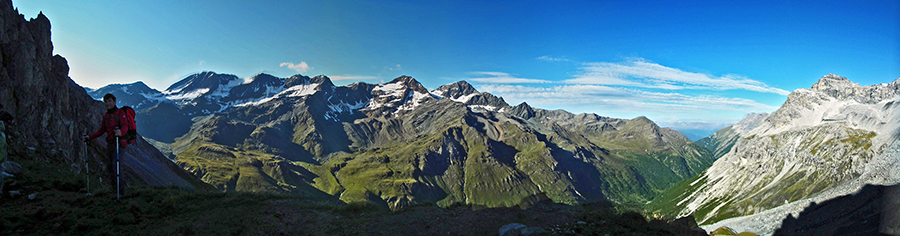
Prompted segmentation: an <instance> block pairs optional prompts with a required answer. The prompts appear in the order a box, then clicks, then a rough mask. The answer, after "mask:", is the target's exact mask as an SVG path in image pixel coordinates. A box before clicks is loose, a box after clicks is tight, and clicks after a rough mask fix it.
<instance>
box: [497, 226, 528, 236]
mask: <svg viewBox="0 0 900 236" xmlns="http://www.w3.org/2000/svg"><path fill="white" fill-rule="evenodd" d="M525 227H526V226H525V225H523V224H519V223H511V224H507V225H504V226H503V227H500V231H499V232H498V233H499V234H498V235H500V236H515V235H521V232H519V230H521V229H523V228H525Z"/></svg>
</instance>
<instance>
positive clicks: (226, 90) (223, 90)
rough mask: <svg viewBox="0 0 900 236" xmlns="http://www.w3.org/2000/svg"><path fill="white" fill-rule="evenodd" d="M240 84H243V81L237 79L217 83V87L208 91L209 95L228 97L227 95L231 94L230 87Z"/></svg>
mask: <svg viewBox="0 0 900 236" xmlns="http://www.w3.org/2000/svg"><path fill="white" fill-rule="evenodd" d="M241 84H243V81H242V80H239V79H235V80H231V81H228V83H226V84H223V85H219V88H218V89H216V91H213V92H212V93H210V94H209V96H210V97H219V98H223V97H228V95H230V94H231V89H233V88H234V87H236V86H238V85H241Z"/></svg>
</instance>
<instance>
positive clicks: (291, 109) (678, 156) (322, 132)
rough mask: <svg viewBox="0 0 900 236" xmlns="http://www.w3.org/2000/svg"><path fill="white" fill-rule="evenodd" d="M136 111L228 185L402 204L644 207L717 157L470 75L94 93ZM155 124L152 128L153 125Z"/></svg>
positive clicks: (112, 88)
mask: <svg viewBox="0 0 900 236" xmlns="http://www.w3.org/2000/svg"><path fill="white" fill-rule="evenodd" d="M87 91H89V92H90V94H91V96H93V97H95V98H100V97H102V96H103V95H104V94H105V93H112V94H114V95H116V96H117V97H122V98H123V99H121V100H120V105H129V106H133V107H134V108H135V109H136V110H137V112H138V118H137V119H136V122H137V124H138V127H153V128H151V129H141V128H139V129H140V130H141V131H140V133H141V134H142V135H143V136H144V137H145V138H147V139H149V140H152V142H153V143H155V145H156V146H157V147H159V148H160V150H164V152H168V155H169V156H170V157H171V158H172V159H173V160H174V161H175V162H176V163H178V164H179V165H180V166H182V167H183V168H185V169H186V170H189V171H191V172H192V173H194V174H195V175H197V176H198V177H200V178H201V179H203V180H204V181H206V182H207V183H210V184H212V185H214V186H216V187H217V188H219V189H221V190H225V191H277V192H289V193H297V194H313V195H316V196H323V194H328V195H333V196H337V197H338V198H340V199H341V200H344V201H346V202H357V201H362V202H371V203H374V204H379V205H386V206H388V207H390V208H399V207H403V206H406V205H410V204H418V203H423V202H433V203H438V204H439V205H453V204H467V205H477V206H487V207H495V206H513V205H520V204H528V202H530V201H533V200H537V199H542V198H549V199H551V200H553V201H556V202H563V203H570V204H574V203H581V202H591V201H596V200H600V199H607V198H608V199H612V200H615V201H620V202H645V201H648V200H650V199H651V198H653V197H654V196H655V195H656V194H658V193H660V192H661V191H663V190H664V189H666V188H668V187H669V186H670V185H672V184H674V183H676V182H678V181H681V180H683V179H687V178H690V177H692V176H694V175H697V174H699V173H700V172H701V171H703V170H704V169H706V168H707V167H708V166H710V165H711V164H712V162H713V161H714V157H713V155H712V154H711V153H710V152H709V151H708V150H706V149H705V148H703V147H701V146H699V145H697V144H695V143H693V142H691V141H690V140H688V139H687V138H686V137H685V136H684V135H682V134H681V133H679V132H677V131H674V130H671V129H668V128H661V127H659V126H657V125H656V124H655V123H654V122H652V121H650V120H649V119H647V118H645V117H638V118H634V119H630V120H629V119H616V118H610V117H602V116H598V115H595V114H572V113H569V112H566V111H563V110H544V109H538V108H533V107H531V106H529V105H528V104H527V103H521V104H518V105H516V106H511V105H509V104H507V103H506V102H505V101H504V100H503V99H502V98H500V97H497V96H494V95H492V94H490V93H483V92H479V91H477V90H476V89H475V88H474V87H472V85H470V84H469V83H466V82H465V81H460V82H456V83H452V84H447V85H443V86H440V87H438V88H437V89H434V90H430V91H429V90H428V89H426V88H425V87H424V86H422V84H420V83H419V82H418V81H416V80H415V79H414V78H412V77H408V76H401V77H398V78H396V79H394V80H392V81H390V82H387V83H384V84H367V83H354V84H350V85H346V86H335V85H334V84H333V83H332V82H331V80H330V79H329V78H328V77H326V76H315V77H308V76H303V75H295V76H291V77H288V78H277V77H274V76H271V75H268V74H258V75H256V76H253V77H249V78H239V77H237V76H234V75H227V74H218V73H214V72H203V73H198V74H195V75H191V76H188V77H186V78H184V79H183V80H181V81H178V82H176V83H175V84H173V85H172V86H170V87H169V88H167V89H166V90H165V91H156V90H153V89H148V88H147V86H146V85H144V84H143V83H140V82H138V83H133V84H127V85H109V86H105V87H103V88H99V89H96V90H91V89H87ZM144 130H146V131H144Z"/></svg>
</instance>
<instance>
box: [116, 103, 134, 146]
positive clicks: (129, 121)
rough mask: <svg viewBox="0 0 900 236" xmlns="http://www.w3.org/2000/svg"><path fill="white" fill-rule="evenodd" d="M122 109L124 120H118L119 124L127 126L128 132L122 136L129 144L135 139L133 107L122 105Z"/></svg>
mask: <svg viewBox="0 0 900 236" xmlns="http://www.w3.org/2000/svg"><path fill="white" fill-rule="evenodd" d="M122 111H123V112H125V122H124V123H123V122H122V120H119V124H121V125H123V126H125V127H126V128H128V132H125V134H123V135H122V138H124V139H125V141H126V142H128V143H129V144H132V143H134V141H135V140H136V139H137V125H135V123H134V109H132V108H131V107H129V106H123V107H122Z"/></svg>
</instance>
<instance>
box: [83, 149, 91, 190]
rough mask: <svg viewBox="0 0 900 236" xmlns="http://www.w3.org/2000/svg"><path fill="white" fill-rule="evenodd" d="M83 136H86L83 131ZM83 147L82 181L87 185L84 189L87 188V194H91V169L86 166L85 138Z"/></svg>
mask: <svg viewBox="0 0 900 236" xmlns="http://www.w3.org/2000/svg"><path fill="white" fill-rule="evenodd" d="M84 136H87V133H84ZM82 148H83V149H84V183H85V184H86V185H87V187H86V188H85V190H87V194H86V195H87V196H90V195H91V169H90V167H89V166H88V160H87V159H88V151H87V140H85V141H84V145H82Z"/></svg>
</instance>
